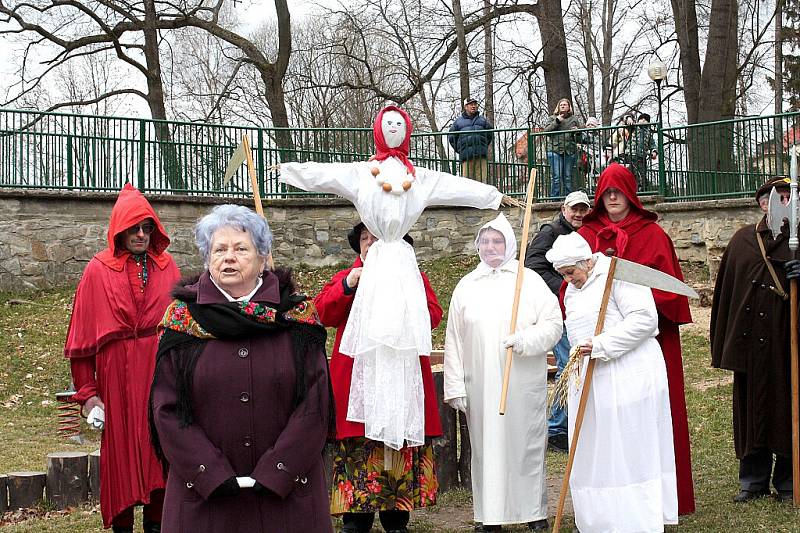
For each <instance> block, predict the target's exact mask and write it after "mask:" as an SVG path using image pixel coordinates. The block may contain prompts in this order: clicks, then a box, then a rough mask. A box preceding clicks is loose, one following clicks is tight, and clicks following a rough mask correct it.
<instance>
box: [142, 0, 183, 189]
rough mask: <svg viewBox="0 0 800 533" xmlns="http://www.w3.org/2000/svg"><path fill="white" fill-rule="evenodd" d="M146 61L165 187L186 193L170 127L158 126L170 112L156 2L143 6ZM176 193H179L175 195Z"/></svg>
mask: <svg viewBox="0 0 800 533" xmlns="http://www.w3.org/2000/svg"><path fill="white" fill-rule="evenodd" d="M144 8H145V10H144V25H143V29H142V33H143V35H144V57H145V63H146V65H147V66H146V70H147V72H146V74H145V79H146V80H147V105H148V107H149V108H150V115H151V116H152V117H153V119H155V122H154V123H153V129H154V130H155V134H156V140H157V141H158V147H159V156H160V159H161V169H162V170H163V172H164V177H165V178H166V180H167V183H166V185H168V186H169V188H170V189H172V190H173V191H175V190H176V189H178V190H181V189H187V188H188V186H187V182H186V181H184V179H183V174H182V172H181V164H180V158H179V156H178V150H177V147H176V146H175V144H174V143H173V142H172V132H171V131H170V130H169V125H167V124H166V123H164V122H159V121H162V120H166V119H167V109H166V106H165V105H164V84H163V81H162V79H161V58H160V57H159V52H158V44H159V35H158V14H157V12H156V7H155V0H146V1H145V2H144ZM151 185H155V186H156V187H158V188H162V187H164V185H165V184H163V183H154V184H151ZM176 192H177V191H176Z"/></svg>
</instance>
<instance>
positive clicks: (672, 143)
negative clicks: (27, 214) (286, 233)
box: [0, 110, 800, 200]
mask: <svg viewBox="0 0 800 533" xmlns="http://www.w3.org/2000/svg"><path fill="white" fill-rule="evenodd" d="M799 123H800V113H789V114H783V115H776V116H767V117H747V118H741V119H735V120H728V121H721V122H713V123H706V124H696V125H691V126H677V127H669V128H664V129H660V128H659V125H658V124H650V125H645V126H639V125H637V126H635V127H633V128H629V130H628V133H627V134H626V133H625V130H624V129H623V128H619V127H616V126H608V127H601V128H593V129H584V130H573V131H571V132H567V133H561V132H558V133H546V132H542V131H537V130H536V129H531V128H512V129H496V130H491V131H488V132H485V135H486V136H487V139H488V138H490V139H491V143H490V144H489V146H488V156H487V158H486V161H485V162H483V161H481V162H480V163H478V164H476V163H475V161H472V162H466V163H463V162H461V161H459V156H458V154H457V153H456V152H455V150H454V148H453V146H451V143H450V141H453V144H458V145H459V148H461V151H462V153H464V151H465V150H464V148H465V146H466V148H467V151H469V149H470V148H471V146H470V144H469V143H470V139H473V140H475V139H478V141H477V142H479V143H480V142H482V141H480V139H479V138H478V137H475V135H474V132H465V133H458V134H456V135H450V134H449V133H448V132H436V133H415V134H414V135H413V136H412V142H411V154H410V156H411V159H412V160H413V161H414V163H415V164H416V165H419V166H422V167H426V168H432V169H437V170H441V171H444V172H449V173H453V174H462V175H468V176H470V177H476V176H477V174H484V173H485V175H486V176H488V177H487V181H488V182H489V183H492V184H493V185H496V186H497V187H498V188H499V189H500V190H501V191H503V192H504V193H506V194H509V195H522V194H524V192H525V189H526V186H527V181H528V175H529V172H530V169H531V168H536V169H537V170H538V180H537V185H536V195H537V198H538V199H539V200H546V199H549V198H558V197H561V196H563V194H564V193H565V192H566V191H565V190H563V189H560V190H557V191H551V181H552V164H551V163H553V162H554V161H561V162H562V163H566V164H568V165H569V170H571V173H572V184H571V185H572V188H573V189H579V188H580V189H584V190H587V191H589V192H592V191H593V190H594V188H595V186H596V183H597V179H598V176H599V174H600V172H602V170H603V168H605V166H606V165H607V164H608V163H609V162H610V161H612V160H619V161H620V162H623V163H626V164H628V165H629V166H630V167H631V168H632V169H633V170H635V172H636V174H637V178H638V180H639V183H640V185H639V190H640V192H641V193H642V194H659V195H661V196H663V197H665V198H666V199H667V200H691V199H708V198H726V197H740V196H748V195H750V194H752V193H753V192H754V191H755V190H756V189H757V188H758V186H759V185H761V184H762V183H763V182H764V181H765V180H766V179H767V178H768V177H771V176H775V175H777V174H786V173H788V155H787V154H788V146H789V144H794V143H795V132H796V131H797V125H798V124H799ZM245 134H246V135H248V136H249V138H250V144H251V148H252V150H253V157H254V160H255V171H256V176H257V178H258V183H259V188H260V192H261V195H262V196H263V197H266V198H285V197H292V196H313V195H309V194H308V193H305V192H303V191H297V190H292V189H291V188H289V187H286V186H284V185H283V184H280V183H279V182H278V180H277V176H276V173H275V172H274V171H272V170H271V168H272V167H273V166H274V165H276V164H278V163H280V162H281V161H320V162H334V161H336V162H351V161H363V160H365V159H367V158H369V157H370V156H371V155H372V154H373V152H374V146H373V141H372V130H371V129H368V128H329V129H311V128H292V129H281V128H254V127H242V126H228V125H219V124H207V123H191V122H175V121H156V120H148V119H136V118H121V117H101V116H91V115H76V114H65V113H43V112H37V111H17V110H0V187H3V188H33V189H57V190H58V189H60V190H78V191H117V190H119V189H120V188H121V187H122V185H123V184H124V183H125V182H126V181H130V182H131V183H133V184H134V185H136V186H137V187H138V188H139V189H140V190H142V191H143V192H148V193H177V194H190V195H211V194H213V195H221V196H250V194H251V190H250V180H249V178H248V176H247V173H246V169H244V167H243V168H241V169H239V171H238V172H237V173H236V175H235V176H234V177H233V179H232V180H230V182H228V183H226V184H223V183H222V177H223V174H224V172H225V168H226V166H227V163H228V160H229V159H230V157H231V155H232V154H233V152H234V150H235V149H236V147H237V146H238V144H239V142H240V141H241V138H242V136H243V135H245ZM555 135H567V136H569V142H568V147H569V148H568V150H567V151H568V152H569V153H567V154H566V155H567V156H569V157H563V158H562V159H561V160H553V157H552V155H551V154H549V153H548V152H550V151H551V150H552V147H553V141H554V139H555V137H554V136H555ZM639 139H643V140H644V141H643V142H638V141H639ZM551 160H552V161H551ZM553 193H555V194H553Z"/></svg>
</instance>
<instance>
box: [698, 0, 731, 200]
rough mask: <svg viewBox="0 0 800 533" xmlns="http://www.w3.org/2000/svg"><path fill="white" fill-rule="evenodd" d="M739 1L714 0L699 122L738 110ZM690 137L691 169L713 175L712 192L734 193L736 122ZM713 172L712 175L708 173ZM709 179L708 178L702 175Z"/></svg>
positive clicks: (708, 129)
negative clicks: (734, 127) (710, 52)
mask: <svg viewBox="0 0 800 533" xmlns="http://www.w3.org/2000/svg"><path fill="white" fill-rule="evenodd" d="M737 2H738V0H712V2H711V18H710V20H711V24H710V26H709V31H708V45H707V46H708V50H714V53H713V54H708V55H707V56H706V60H705V63H704V64H703V72H702V76H701V79H700V101H699V106H700V107H699V110H698V114H697V121H698V122H700V123H703V122H712V121H718V120H726V119H732V118H733V117H734V112H735V109H736V79H737V77H738V74H739V73H738V70H737V53H738V49H739V46H738V33H737V30H738V20H739V5H738V3H737ZM695 133H696V136H695V137H694V138H693V139H691V140H690V142H691V145H692V146H693V147H694V150H693V151H691V152H690V158H691V160H690V163H689V165H690V168H691V169H693V170H699V171H704V173H703V174H704V175H705V176H712V179H714V183H712V184H711V185H713V187H712V188H711V190H710V191H709V192H715V193H716V192H732V191H734V190H736V183H737V181H738V179H739V177H738V173H736V162H735V157H734V153H733V142H734V129H733V124H717V125H714V126H707V127H705V126H704V127H700V128H697V129H695ZM709 171H710V172H711V174H709V173H708V172H709ZM702 179H708V178H702Z"/></svg>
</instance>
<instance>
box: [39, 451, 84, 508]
mask: <svg viewBox="0 0 800 533" xmlns="http://www.w3.org/2000/svg"><path fill="white" fill-rule="evenodd" d="M47 499H48V500H49V501H50V502H51V503H52V504H53V505H54V506H55V507H56V509H66V508H67V507H75V506H77V505H80V504H81V503H83V502H85V501H86V500H88V499H89V454H87V453H86V452H53V453H49V454H47Z"/></svg>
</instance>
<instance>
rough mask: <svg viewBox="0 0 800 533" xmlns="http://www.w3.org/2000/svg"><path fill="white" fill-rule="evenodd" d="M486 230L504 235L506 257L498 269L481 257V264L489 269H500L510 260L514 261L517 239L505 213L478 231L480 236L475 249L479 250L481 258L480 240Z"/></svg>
mask: <svg viewBox="0 0 800 533" xmlns="http://www.w3.org/2000/svg"><path fill="white" fill-rule="evenodd" d="M486 229H493V230H496V231H499V232H500V233H502V234H503V237H505V239H506V255H505V256H504V257H503V262H502V263H500V265H499V266H497V267H492V266H490V265H489V264H488V263H486V262H485V261H484V260H483V258H482V257H481V263H483V264H484V265H485V266H487V267H489V268H500V267H501V266H503V265H505V264H506V263H508V261H509V260H510V259H513V258H514V257H516V255H517V237H516V235H514V228H512V227H511V224H509V222H508V220H507V219H506V217H505V215H503V213H500V214H499V215H497V218H495V219H494V220H492V221H489V222H487V223H486V224H484V225H483V226H481V229H480V230H479V231H478V235H476V236H475V249H476V250H478V255H479V256H480V250H479V249H478V240H479V239H480V237H481V233H482V232H483V231H484V230H486Z"/></svg>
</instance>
